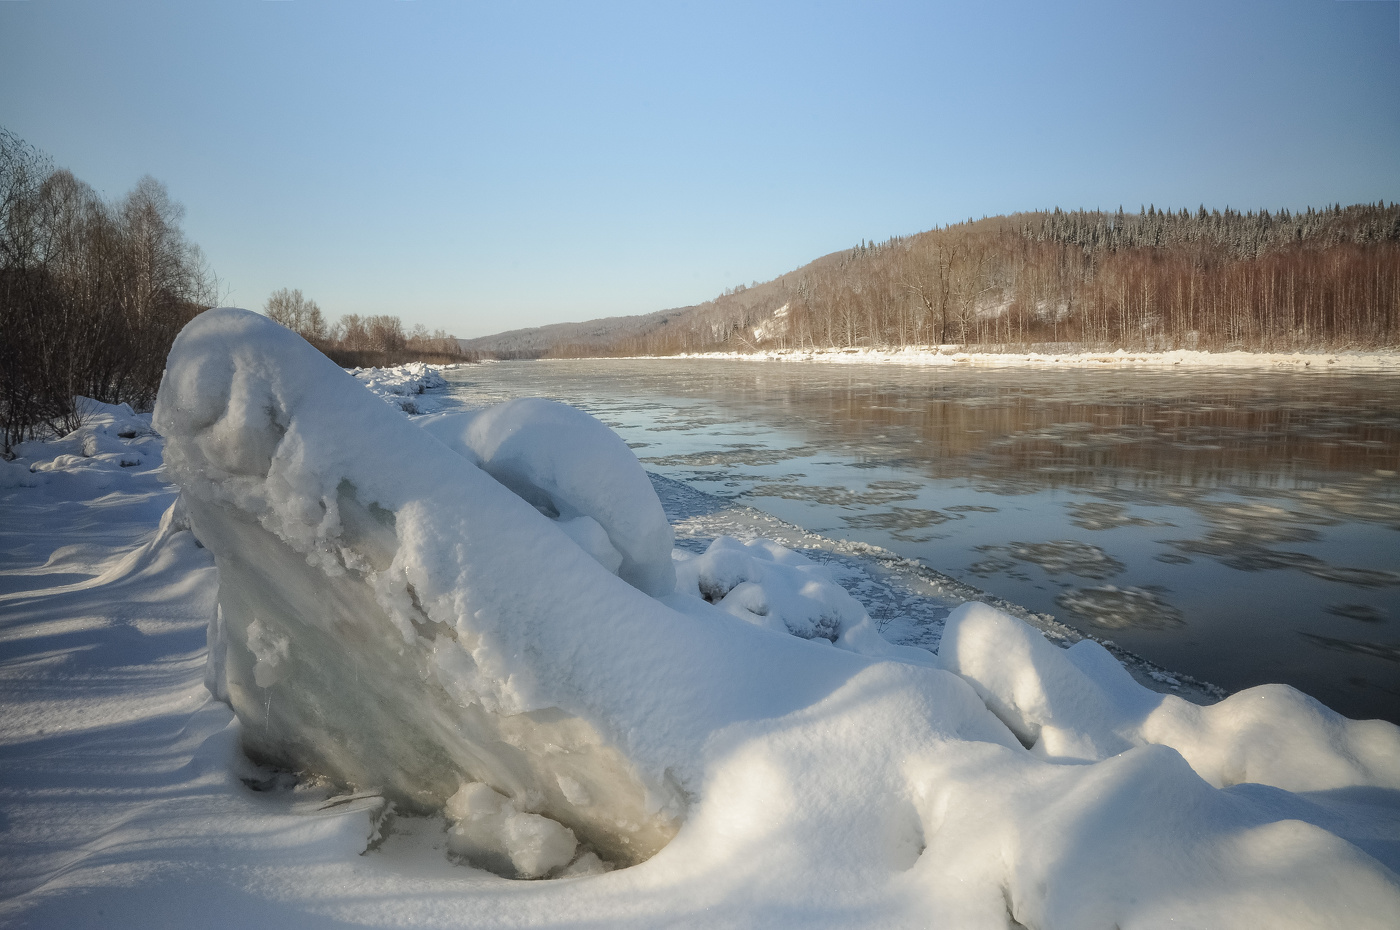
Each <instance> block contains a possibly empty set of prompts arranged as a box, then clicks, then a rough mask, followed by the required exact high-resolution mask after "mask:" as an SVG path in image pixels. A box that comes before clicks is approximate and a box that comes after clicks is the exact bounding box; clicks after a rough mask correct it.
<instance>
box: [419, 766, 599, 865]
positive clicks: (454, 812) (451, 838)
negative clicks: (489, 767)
mask: <svg viewBox="0 0 1400 930" xmlns="http://www.w3.org/2000/svg"><path fill="white" fill-rule="evenodd" d="M444 813H446V814H447V816H448V817H449V818H451V819H453V820H455V821H456V823H455V824H453V826H452V828H451V829H450V830H448V832H447V848H448V849H450V850H451V851H452V852H454V853H456V854H457V855H459V856H464V857H466V858H467V859H469V860H471V861H472V862H473V863H476V864H480V865H482V866H483V867H485V868H488V869H490V870H491V871H493V872H496V873H498V874H510V873H512V872H514V873H515V874H516V875H517V876H519V877H520V878H542V877H543V876H544V875H545V874H546V873H548V872H551V871H554V870H555V869H559V868H562V867H564V866H566V865H568V864H569V861H570V860H571V859H573V857H574V850H575V849H577V848H578V841H577V840H576V839H575V838H574V833H573V831H572V830H570V829H569V828H568V827H565V826H562V825H560V824H559V823H557V822H556V821H553V820H550V819H549V818H548V817H541V816H539V815H538V814H529V813H525V812H523V811H520V810H517V809H516V807H515V805H513V804H511V802H510V798H508V797H506V796H505V795H503V794H501V793H500V792H498V791H494V790H492V789H491V787H490V786H489V785H484V784H482V783H481V782H472V783H470V784H466V785H463V786H462V787H461V788H460V789H459V790H458V791H457V793H456V794H454V795H453V796H452V797H450V798H448V799H447V806H446V807H445V808H444Z"/></svg>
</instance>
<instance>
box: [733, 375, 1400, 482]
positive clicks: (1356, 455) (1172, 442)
mask: <svg viewBox="0 0 1400 930" xmlns="http://www.w3.org/2000/svg"><path fill="white" fill-rule="evenodd" d="M750 367H756V366H752V365H750ZM798 367H799V366H795V365H794V366H784V370H783V376H782V377H778V378H774V377H772V376H771V375H769V374H766V373H765V374H762V375H754V376H752V377H743V376H742V375H743V372H733V371H729V372H727V373H726V377H725V378H724V379H723V380H722V383H715V382H711V383H710V384H709V385H708V386H709V387H710V388H711V389H713V390H716V391H717V394H716V396H717V397H720V398H721V402H722V403H724V404H726V406H731V407H734V408H743V409H748V410H753V411H758V412H760V413H761V414H763V415H765V416H770V415H772V414H773V413H775V412H778V411H780V412H781V419H780V422H781V425H785V426H790V427H797V428H802V429H806V430H809V431H816V432H820V433H826V434H835V436H836V437H839V439H841V440H842V441H844V442H846V443H854V444H855V445H857V446H858V447H859V449H858V450H856V451H855V453H854V454H856V455H861V454H862V453H863V454H864V455H865V457H867V458H870V459H880V458H889V457H899V458H907V457H908V456H909V455H910V448H909V446H910V444H911V442H913V441H914V440H921V442H920V443H919V445H921V446H922V451H923V452H924V453H925V455H924V456H922V457H921V458H922V460H921V462H920V466H921V469H922V470H923V471H924V472H925V473H926V474H928V475H929V476H930V477H934V478H955V477H964V476H969V475H972V476H976V477H977V478H979V479H981V480H982V481H983V482H986V483H989V484H999V483H1001V482H1009V483H1013V484H1017V485H1025V484H1030V485H1032V486H1034V487H1037V488H1044V487H1064V486H1071V487H1073V486H1084V485H1089V484H1093V483H1095V482H1097V481H1102V480H1104V477H1105V474H1104V473H1105V472H1113V471H1121V472H1126V473H1128V475H1124V476H1119V479H1118V480H1132V481H1134V482H1145V483H1187V484H1198V485H1199V484H1204V485H1208V486H1209V485H1235V486H1260V485H1263V486H1268V485H1270V484H1274V483H1279V482H1289V483H1291V482H1294V481H1296V480H1306V479H1307V477H1308V475H1309V474H1311V473H1314V472H1343V473H1374V472H1375V471H1376V470H1378V469H1379V470H1383V471H1396V470H1397V469H1400V379H1393V378H1391V379H1388V378H1386V377H1384V376H1382V377H1379V378H1378V377H1375V376H1356V375H1337V374H1319V375H1298V374H1286V375H1285V374H1273V373H1270V374H1261V373H1245V374H1241V373H1235V372H1213V373H1201V372H1190V373H1185V372H1168V373H1162V372H1124V371H1115V372H1062V371H1000V370H986V369H982V370H968V371H957V372H952V373H947V372H941V371H932V370H918V369H915V370H913V372H910V371H909V370H898V371H888V370H882V371H880V372H879V373H878V378H877V377H874V376H873V375H874V373H873V372H872V371H870V370H862V371H861V372H859V373H858V374H851V375H848V376H847V377H844V378H843V377H841V376H840V374H833V373H831V372H829V371H822V372H820V373H819V374H820V377H818V376H816V375H813V374H812V373H810V372H807V371H802V370H797V371H794V369H797V368H798ZM811 367H814V368H823V367H825V366H811ZM1391 493H1392V495H1400V488H1396V487H1395V486H1394V483H1392V489H1391Z"/></svg>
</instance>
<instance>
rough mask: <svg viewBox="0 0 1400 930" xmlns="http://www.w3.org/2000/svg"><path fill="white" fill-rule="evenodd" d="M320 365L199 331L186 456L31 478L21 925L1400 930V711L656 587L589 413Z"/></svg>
mask: <svg viewBox="0 0 1400 930" xmlns="http://www.w3.org/2000/svg"><path fill="white" fill-rule="evenodd" d="M298 343H300V340H294V339H293V338H290V337H288V336H287V334H285V333H284V332H282V331H280V330H279V329H278V328H277V327H275V326H272V325H271V324H269V323H267V321H266V320H263V319H262V318H261V317H258V316H257V315H254V314H246V313H243V312H239V311H228V310H224V311H211V312H210V313H207V314H204V315H203V316H201V317H200V318H198V319H196V321H195V322H194V323H192V324H191V325H190V327H188V328H187V329H186V331H185V333H183V334H182V336H181V337H180V340H179V341H178V342H177V345H176V347H175V350H174V351H173V352H172V355H171V359H170V363H169V368H168V370H167V375H166V382H165V385H164V386H163V388H162V392H161V397H160V402H159V405H158V409H157V414H156V425H157V426H158V427H159V429H160V432H161V434H162V435H159V436H158V435H153V434H152V433H150V432H149V431H146V430H145V429H144V426H145V423H146V420H145V418H144V417H143V416H142V415H139V414H132V413H129V412H127V411H122V410H117V409H103V410H101V411H98V412H96V413H95V414H94V415H93V416H91V417H90V419H89V421H88V422H86V423H85V424H84V426H83V427H82V429H81V430H79V431H78V433H75V434H74V435H72V436H69V437H65V438H64V439H63V440H60V441H57V442H53V443H29V444H26V445H25V446H22V447H21V449H20V455H21V458H20V459H19V461H18V464H14V463H11V465H10V468H9V469H8V470H7V471H6V474H7V475H16V476H19V475H28V476H29V478H28V479H25V480H23V481H14V482H11V483H9V484H7V485H6V487H5V488H4V490H0V507H3V510H4V514H5V517H6V519H5V520H4V521H3V523H2V524H0V534H3V537H4V544H3V546H0V706H3V708H4V712H3V713H0V824H3V825H4V831H5V832H4V836H5V842H4V843H3V844H0V923H3V924H5V925H6V926H16V927H57V926H63V927H97V926H104V927H106V926H136V925H140V926H146V925H180V926H211V927H220V926H229V927H244V926H250V925H259V926H272V927H276V926H289V927H290V926H296V927H341V926H368V925H373V926H397V927H409V926H415V927H416V926H425V927H426V926H432V927H453V926H470V927H496V926H500V927H505V926H511V927H521V926H529V927H537V926H552V927H561V926H582V925H590V926H616V927H654V926H703V927H716V926H722V927H757V926H762V927H787V926H791V927H868V926H880V927H905V926H907V927H926V926H942V927H957V928H977V927H989V928H990V927H995V928H1006V927H1011V926H1017V925H1020V926H1027V927H1038V928H1054V927H1066V928H1094V927H1104V928H1111V927H1158V926H1162V927H1165V926H1212V927H1258V926H1270V927H1320V926H1336V925H1345V926H1348V927H1390V926H1394V925H1395V918H1396V916H1397V915H1400V878H1397V875H1396V872H1395V870H1396V869H1397V867H1400V730H1397V728H1395V727H1393V726H1391V725H1390V724H1386V723H1380V722H1375V721H1370V722H1357V721H1348V720H1345V719H1344V718H1341V717H1339V716H1337V715H1336V714H1333V713H1331V712H1330V711H1328V710H1327V709H1326V708H1324V707H1322V706H1321V705H1319V704H1317V703H1316V702H1313V701H1311V700H1310V699H1308V698H1306V697H1304V696H1302V695H1300V694H1298V693H1297V692H1295V691H1292V690H1291V689H1288V688H1285V687H1281V686H1271V687H1266V688H1261V689H1251V690H1250V691H1245V692H1241V693H1239V694H1236V695H1233V696H1231V697H1229V698H1227V699H1226V700H1224V701H1222V702H1220V703H1218V704H1215V705H1213V706H1210V707H1198V706H1196V705H1191V704H1188V703H1186V702H1184V701H1181V700H1179V699H1178V698H1175V697H1173V696H1170V695H1163V694H1160V693H1157V692H1155V691H1150V690H1148V689H1146V688H1143V687H1142V686H1141V685H1139V684H1138V683H1137V682H1136V681H1134V680H1133V679H1132V678H1131V677H1130V676H1129V675H1128V674H1127V673H1126V672H1125V671H1124V670H1123V669H1122V667H1121V666H1120V665H1119V664H1118V662H1117V661H1116V660H1115V659H1114V658H1113V656H1112V655H1110V654H1108V653H1107V652H1106V651H1104V650H1103V649H1102V648H1101V647H1099V646H1098V645H1097V644H1094V643H1092V642H1089V641H1083V642H1080V643H1078V644H1076V645H1074V646H1073V647H1071V648H1069V649H1061V648H1059V647H1058V646H1056V645H1053V644H1051V643H1050V642H1048V641H1047V640H1046V639H1045V638H1044V637H1043V636H1042V635H1041V634H1040V633H1039V632H1037V631H1036V630H1034V629H1032V628H1031V627H1029V626H1028V625H1026V624H1025V623H1023V622H1021V621H1020V620H1018V619H1016V618H1014V617H1012V616H1010V615H1009V614H1008V613H1006V612H1004V611H999V610H996V609H993V608H992V607H989V606H987V605H984V604H975V603H974V604H967V605H964V606H963V607H960V608H958V609H957V610H955V611H954V612H953V613H952V614H951V615H950V616H949V617H948V619H947V623H946V626H945V628H944V631H943V636H942V641H941V643H940V645H939V649H938V654H937V655H934V654H932V653H930V652H928V651H926V650H922V649H915V648H913V647H911V646H895V645H892V644H890V643H887V642H886V641H885V640H884V639H883V638H882V637H881V636H880V635H879V633H878V632H877V629H876V624H875V623H874V622H873V621H872V620H871V618H870V617H869V615H868V613H867V611H866V610H865V609H864V608H863V607H862V606H861V605H860V604H859V603H858V602H856V601H855V599H854V598H852V597H851V595H850V594H849V593H847V592H839V593H838V591H837V590H834V588H835V579H836V578H837V577H840V575H839V574H837V573H834V572H833V570H832V569H831V568H829V567H828V566H827V565H823V564H818V563H817V562H816V561H815V560H814V559H812V558H807V557H806V556H804V555H802V554H801V553H796V552H792V551H790V550H789V549H788V548H786V547H784V546H781V545H779V544H778V543H776V542H772V541H768V542H762V541H757V540H749V541H739V540H737V539H733V538H730V539H723V538H720V539H716V540H715V541H714V542H713V543H711V544H710V545H709V546H708V547H707V549H706V550H705V551H704V552H698V553H697V552H681V551H679V550H678V551H677V552H676V554H675V555H674V556H672V555H671V554H670V553H667V556H668V558H672V559H673V560H674V565H675V570H676V572H677V578H678V581H677V584H676V586H675V589H674V591H673V592H672V593H667V594H663V595H662V596H659V597H657V596H652V595H651V594H648V593H647V592H646V591H644V590H642V589H640V588H639V587H637V586H635V585H634V584H630V583H628V582H627V581H626V580H624V579H622V578H619V577H618V576H617V575H615V574H614V573H613V572H612V571H610V570H609V568H608V566H607V565H606V564H603V563H602V562H600V560H599V559H598V558H597V553H595V552H593V551H592V550H591V549H590V548H589V547H590V546H592V547H593V548H597V543H598V539H597V534H593V535H591V536H588V535H584V534H580V535H582V536H584V542H585V543H587V545H580V543H579V542H578V541H576V539H575V537H574V535H571V534H570V533H568V532H566V531H565V530H564V529H561V527H560V519H559V518H564V511H565V509H566V508H565V507H560V506H558V505H559V504H560V503H561V502H562V503H566V506H567V507H574V508H576V509H577V510H578V512H579V515H580V516H588V518H589V519H591V520H593V521H594V523H595V524H596V525H597V526H598V527H599V529H600V530H602V531H603V533H604V535H606V536H607V537H608V541H609V545H613V547H614V548H615V549H616V550H617V551H618V552H619V553H622V552H624V550H623V548H622V546H620V545H616V543H615V539H614V536H613V532H614V531H616V532H617V534H618V535H617V539H619V540H622V541H627V542H629V544H630V543H632V542H635V541H636V539H638V538H640V537H641V536H644V535H645V534H644V533H640V531H638V532H637V533H635V534H634V533H632V532H631V531H628V530H625V529H621V527H623V526H624V525H625V524H626V520H625V519H624V518H626V517H627V515H629V514H638V513H645V512H647V511H648V510H649V509H650V507H651V505H652V504H653V503H654V502H655V494H654V492H651V491H650V489H649V487H648V489H647V494H646V495H644V494H643V490H642V489H641V488H640V487H639V486H638V485H637V484H636V483H635V482H633V481H632V480H631V479H630V478H624V479H619V481H618V483H617V484H616V485H610V484H609V483H608V482H609V481H610V480H611V478H610V477H609V474H608V473H607V472H606V471H604V472H601V473H590V474H592V478H590V479H589V480H585V481H579V482H578V483H577V484H574V483H571V482H572V481H573V479H574V478H575V477H576V476H573V475H572V474H571V473H570V468H569V465H570V459H569V458H568V456H567V455H565V454H563V452H565V451H567V449H569V448H571V447H572V446H571V443H573V442H575V441H578V437H579V436H584V437H587V436H589V435H593V436H595V437H597V436H601V434H599V433H597V429H596V428H595V427H592V426H584V425H583V424H582V421H579V420H576V419H575V415H574V414H572V413H568V414H566V413H562V412H560V411H553V410H550V409H544V410H534V411H531V410H528V409H522V408H517V409H515V410H514V411H512V410H506V411H505V412H497V413H495V414H493V415H490V417H491V418H488V415H489V414H490V412H489V411H488V412H487V413H482V414H478V415H476V416H475V417H473V418H460V419H459V420H458V422H457V424H456V427H454V428H453V429H450V430H449V429H447V427H441V426H440V427H435V428H424V426H425V425H426V426H429V427H432V424H431V423H426V424H425V423H424V421H425V420H426V419H427V418H418V419H417V420H414V419H410V418H409V417H407V416H404V414H403V413H402V412H401V411H399V410H396V409H394V407H393V406H390V405H387V404H384V403H383V402H381V401H380V400H378V399H377V398H376V397H375V396H374V395H373V394H372V393H371V392H368V391H359V390H358V389H355V386H354V382H353V381H352V380H351V379H350V377H349V376H347V375H346V374H345V373H344V372H342V371H340V370H339V369H336V368H335V367H334V366H333V365H331V364H330V363H328V362H326V361H325V360H324V359H320V358H318V357H316V356H315V355H314V354H313V353H312V352H311V350H310V349H309V347H306V346H305V344H304V343H300V345H298ZM555 415H557V416H558V417H559V418H560V420H559V422H563V423H565V424H569V423H572V424H573V426H572V427H569V428H567V429H566V428H561V429H559V430H557V431H556V433H555V437H556V439H557V443H555V444H551V442H550V441H549V440H550V435H551V431H550V430H549V429H547V428H542V429H539V430H538V431H535V432H533V433H532V431H531V428H530V424H537V425H538V424H541V423H546V422H555V421H553V420H551V419H550V417H552V416H555ZM448 419H449V418H447V417H444V418H442V420H448ZM493 419H494V421H495V423H496V426H495V427H493V429H492V430H485V428H484V427H483V430H484V432H483V433H482V434H481V436H485V435H486V434H488V433H490V434H491V435H497V436H501V437H505V438H506V439H508V438H509V436H510V435H511V430H510V429H509V428H508V426H507V424H517V425H518V426H519V428H520V432H521V434H522V435H525V436H527V437H529V438H528V439H527V440H526V441H524V442H523V443H522V445H521V449H522V451H521V454H520V456H519V457H518V458H514V459H512V460H511V461H512V463H513V464H511V465H510V467H509V469H508V470H506V471H502V474H503V475H507V476H508V477H509V476H522V475H526V476H529V478H530V480H529V482H528V483H527V484H524V485H520V486H519V488H518V489H519V490H520V491H523V492H524V494H525V495H526V497H522V496H521V495H520V494H519V493H517V490H516V489H512V488H511V487H510V486H509V482H508V481H505V480H500V479H497V478H496V477H493V476H492V474H490V473H488V471H487V470H483V468H482V467H480V466H479V465H478V462H482V463H483V464H485V463H486V461H487V459H490V458H491V457H492V455H493V453H492V452H491V450H492V448H493V446H492V445H491V444H489V443H485V442H482V443H480V446H479V447H478V445H477V444H474V443H475V440H473V441H472V442H468V441H467V437H472V436H473V435H475V434H474V433H473V430H472V425H473V424H474V423H478V422H480V423H483V424H487V425H489V424H491V423H492V422H493ZM118 421H121V422H122V423H124V424H126V426H127V427H130V426H132V425H136V426H139V427H143V428H142V429H140V430H136V431H132V430H130V429H123V427H121V426H118ZM438 422H441V421H438ZM114 428H115V429H114ZM575 428H576V429H577V432H571V430H572V429H575ZM439 429H441V430H446V435H447V437H448V438H449V439H450V438H452V437H453V436H455V437H457V440H459V441H455V442H451V443H449V442H444V441H442V439H441V438H439V436H438V435H437V430H439ZM495 430H499V432H495ZM123 432H127V433H130V435H129V436H123V435H122V433H123ZM99 435H100V436H103V437H106V439H97V438H94V439H93V444H92V445H91V449H92V454H91V455H87V456H84V454H83V451H84V449H85V448H87V440H88V437H97V436H99ZM162 436H163V439H162ZM107 440H111V442H110V443H109V442H107ZM583 441H584V444H585V446H591V445H592V442H593V440H587V439H585V440H583ZM598 442H599V443H602V441H601V440H598ZM504 446H505V442H503V443H501V444H500V447H501V448H504ZM119 447H122V448H119ZM607 448H608V447H607V444H606V443H602V445H601V449H602V451H599V450H598V449H597V448H594V449H593V452H590V453H589V454H587V455H585V454H582V453H583V452H587V451H588V449H587V448H585V449H582V450H580V452H581V454H580V457H579V459H578V461H579V462H580V463H583V464H584V465H585V468H586V467H587V466H586V463H587V462H588V461H590V460H591V458H590V456H592V455H596V456H598V457H600V458H599V460H604V461H605V460H607V458H608V456H609V455H611V454H612V453H610V452H608V451H606V450H607ZM613 449H614V451H615V447H613ZM123 450H124V451H123ZM482 450H486V451H487V454H485V455H483V452H482ZM468 453H470V454H468ZM125 456H139V457H140V459H141V463H140V464H137V465H130V466H122V465H121V464H120V461H121V459H122V458H123V457H125ZM162 461H163V462H164V465H163V466H162ZM16 469H18V471H17V470H16ZM169 478H173V479H175V480H176V481H177V482H178V484H179V486H180V489H181V503H177V502H176V501H175V495H174V491H173V490H172V489H171V488H170V486H169V485H168V484H167V483H166V482H167V479H169ZM595 479H596V480H597V481H599V482H601V484H600V485H599V486H598V487H597V488H595V490H594V493H593V494H589V493H586V491H587V486H588V484H589V482H590V481H591V480H595ZM610 487H611V488H612V490H608V488H610ZM543 489H549V506H546V507H544V508H543V510H544V511H546V512H542V508H540V507H538V506H536V504H538V503H541V502H540V501H538V500H536V501H531V500H528V499H526V498H528V497H530V496H535V495H537V494H538V493H539V492H540V491H541V490H543ZM565 492H567V494H566V493H565ZM648 495H649V496H648ZM643 498H645V502H643V500H642V499H643ZM658 506H659V505H658ZM551 507H552V508H553V509H555V510H557V511H559V513H558V514H557V516H551V515H549V514H548V513H547V511H548V510H549V509H551ZM565 519H569V518H565ZM572 519H578V517H573V518H572ZM645 523H646V521H643V524H645ZM643 524H638V525H643ZM610 526H611V527H612V529H609V527H610ZM190 527H192V528H193V531H192V530H191V529H190ZM196 537H197V538H198V542H196ZM201 544H202V546H201ZM216 563H217V570H216V568H215V564H216ZM620 564H621V563H619V565H620ZM745 585H751V586H752V587H751V588H747V589H746V590H747V592H748V593H746V594H744V595H743V596H742V597H740V598H739V599H737V600H736V602H735V603H734V604H726V601H728V600H729V598H730V597H733V596H734V595H735V594H736V593H739V592H740V589H741V588H744V586H745ZM707 594H708V597H709V600H706V595H707ZM843 595H844V596H843ZM712 601H713V603H711V602H712ZM759 605H766V609H767V611H768V612H767V614H766V615H765V614H763V613H761V612H759V611H757V610H755V609H754V608H755V607H757V606H759ZM775 618H776V619H775ZM778 620H781V629H780V628H779V626H778V622H777V621H778ZM794 633H796V634H797V635H793V634H794ZM823 634H835V637H834V638H835V640H836V642H834V643H833V642H830V641H829V640H828V637H827V636H826V635H823ZM206 635H207V637H208V644H207V645H206ZM206 667H207V669H208V671H209V673H210V676H209V679H210V684H212V686H213V687H212V689H211V690H213V691H214V692H215V693H222V694H224V695H225V696H226V697H227V699H228V700H229V701H230V702H231V703H232V709H230V707H228V706H227V705H225V704H224V703H222V702H221V701H220V700H218V699H216V698H215V697H213V696H211V695H210V693H209V691H207V690H206V687H205V671H206ZM250 754H251V755H252V756H253V757H255V758H256V759H258V760H260V761H254V760H253V759H250V758H249V755H250ZM269 761H278V762H281V763H282V765H283V768H278V767H275V766H270V765H268V764H267V763H268V762H269ZM288 768H302V769H305V768H314V769H316V770H317V771H319V772H320V775H313V774H310V773H307V772H305V771H303V773H302V774H300V775H294V774H292V772H291V771H288ZM631 827H635V828H636V830H635V831H633V830H632V829H630V828H631ZM626 838H630V839H631V842H630V843H629V842H627V841H626ZM534 876H546V878H545V879H544V880H536V881H529V880H525V881H522V880H519V879H521V878H530V877H534Z"/></svg>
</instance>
